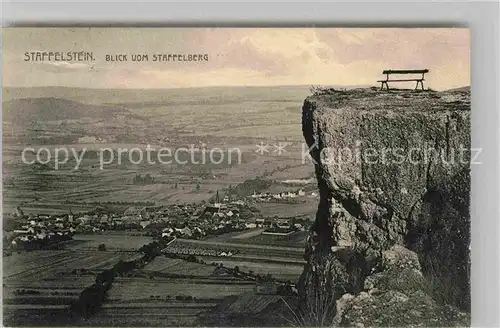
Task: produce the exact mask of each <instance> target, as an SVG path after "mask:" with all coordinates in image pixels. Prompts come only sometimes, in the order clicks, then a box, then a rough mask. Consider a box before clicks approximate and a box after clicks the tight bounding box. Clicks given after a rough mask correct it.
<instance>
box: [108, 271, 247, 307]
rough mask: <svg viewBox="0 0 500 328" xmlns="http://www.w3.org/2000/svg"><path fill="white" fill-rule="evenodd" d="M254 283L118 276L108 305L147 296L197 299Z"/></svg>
mask: <svg viewBox="0 0 500 328" xmlns="http://www.w3.org/2000/svg"><path fill="white" fill-rule="evenodd" d="M254 285H255V283H253V282H246V281H242V282H239V283H230V284H228V283H226V282H225V281H224V280H221V279H216V278H215V279H204V280H196V279H186V280H183V279H163V278H156V277H155V278H154V279H150V278H143V277H137V278H136V277H133V278H128V277H120V278H119V279H117V280H116V281H115V282H114V283H113V288H112V289H111V290H110V291H109V294H108V300H109V303H108V304H112V303H114V302H122V301H131V300H134V301H139V300H140V301H143V300H148V299H150V298H151V297H158V296H159V297H160V298H163V299H165V298H166V297H174V298H175V297H176V296H192V297H196V298H197V299H203V298H210V299H213V298H222V297H225V296H229V295H238V294H240V293H242V292H244V291H252V290H254Z"/></svg>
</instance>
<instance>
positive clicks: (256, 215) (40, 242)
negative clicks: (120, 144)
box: [4, 190, 315, 250]
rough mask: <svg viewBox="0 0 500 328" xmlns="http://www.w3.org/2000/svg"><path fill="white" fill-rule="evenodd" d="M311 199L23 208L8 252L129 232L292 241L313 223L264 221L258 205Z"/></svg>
mask: <svg viewBox="0 0 500 328" xmlns="http://www.w3.org/2000/svg"><path fill="white" fill-rule="evenodd" d="M314 196H315V195H314V193H312V194H311V195H310V196H309V195H307V196H306V193H305V192H304V191H302V190H299V191H297V192H287V193H278V194H271V193H264V194H257V193H253V194H252V195H250V196H247V197H245V198H243V199H239V200H230V199H229V198H228V197H227V196H225V197H224V198H223V199H222V200H219V199H218V196H217V199H216V201H215V202H213V203H202V204H177V205H168V206H144V207H134V206H131V207H128V208H127V209H126V210H125V211H123V213H117V212H112V211H107V210H105V209H98V210H94V211H92V212H89V213H84V214H73V213H71V212H70V213H68V214H62V215H48V214H24V213H23V211H22V209H21V208H18V209H17V211H16V213H14V214H10V215H9V214H6V215H4V218H5V219H7V222H8V224H7V225H4V249H6V250H9V249H12V250H19V249H41V248H45V247H51V245H54V244H57V243H58V242H60V241H65V240H70V239H72V236H73V235H74V234H106V233H111V232H126V233H127V234H130V235H141V236H149V237H154V238H167V237H168V238H171V237H176V238H182V239H207V238H210V237H215V236H218V235H222V234H227V233H234V232H243V231H245V230H252V229H253V230H259V229H260V230H261V233H262V234H270V235H288V234H291V233H293V232H296V231H304V230H306V229H307V228H308V227H309V225H310V219H309V218H303V217H290V218H278V217H264V216H263V215H262V214H261V213H260V211H259V210H258V209H257V208H256V207H255V206H253V204H255V203H256V202H270V201H276V200H278V201H279V200H287V199H297V198H302V197H314Z"/></svg>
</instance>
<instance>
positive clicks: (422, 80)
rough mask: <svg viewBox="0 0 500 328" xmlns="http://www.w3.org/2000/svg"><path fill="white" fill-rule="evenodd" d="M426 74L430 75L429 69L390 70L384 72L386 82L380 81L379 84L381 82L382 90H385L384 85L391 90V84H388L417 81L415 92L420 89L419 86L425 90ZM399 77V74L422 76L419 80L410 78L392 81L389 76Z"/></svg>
mask: <svg viewBox="0 0 500 328" xmlns="http://www.w3.org/2000/svg"><path fill="white" fill-rule="evenodd" d="M425 73H429V70H428V69H388V70H385V71H383V72H382V74H385V75H386V78H385V80H378V81H377V82H380V83H381V85H380V90H384V85H385V87H386V88H387V90H389V83H388V82H408V81H410V82H411V81H415V82H417V85H416V86H415V90H417V89H418V85H419V84H420V86H421V87H422V90H424V77H425ZM393 74H395V75H399V74H422V76H421V77H418V78H410V79H392V80H391V79H390V78H389V75H393Z"/></svg>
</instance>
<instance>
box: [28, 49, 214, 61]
mask: <svg viewBox="0 0 500 328" xmlns="http://www.w3.org/2000/svg"><path fill="white" fill-rule="evenodd" d="M104 59H105V61H107V62H125V61H153V62H169V61H180V62H182V61H187V62H197V61H208V60H209V56H208V54H194V53H189V54H182V53H152V54H141V53H137V54H124V53H119V54H106V55H105V56H104ZM95 60H96V56H95V55H94V53H93V52H87V51H67V52H62V51H31V52H30V51H27V52H25V53H24V61H38V62H40V61H49V62H50V61H56V62H57V61H64V62H89V61H95Z"/></svg>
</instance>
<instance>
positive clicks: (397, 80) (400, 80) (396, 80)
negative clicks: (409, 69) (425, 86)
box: [377, 79, 425, 82]
mask: <svg viewBox="0 0 500 328" xmlns="http://www.w3.org/2000/svg"><path fill="white" fill-rule="evenodd" d="M408 81H409V82H412V81H413V82H417V81H425V79H394V80H392V79H391V80H378V81H377V82H408Z"/></svg>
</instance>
